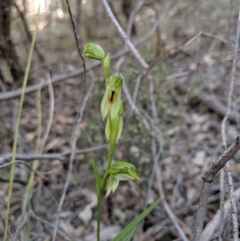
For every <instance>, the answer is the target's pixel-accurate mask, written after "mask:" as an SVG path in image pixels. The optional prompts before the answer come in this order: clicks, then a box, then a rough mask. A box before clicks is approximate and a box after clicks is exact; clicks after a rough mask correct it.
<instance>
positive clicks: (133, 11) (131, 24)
mask: <svg viewBox="0 0 240 241" xmlns="http://www.w3.org/2000/svg"><path fill="white" fill-rule="evenodd" d="M144 3H145V1H144V0H139V1H138V4H137V6H136V7H135V8H134V9H133V10H132V11H131V13H130V17H129V20H128V25H127V36H130V35H131V32H132V28H133V21H134V18H135V16H136V14H137V13H138V12H139V11H140V9H141V8H142V6H143V4H144Z"/></svg>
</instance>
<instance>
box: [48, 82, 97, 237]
mask: <svg viewBox="0 0 240 241" xmlns="http://www.w3.org/2000/svg"><path fill="white" fill-rule="evenodd" d="M93 86H94V80H92V83H91V85H90V87H89V89H88V92H87V94H86V95H85V97H84V99H83V101H82V104H81V106H80V110H79V115H78V118H77V123H76V125H75V128H74V131H73V140H72V150H71V154H70V159H69V165H68V174H67V178H66V182H65V184H64V188H63V191H62V196H61V199H60V202H59V205H58V209H57V216H56V220H55V224H54V233H53V238H52V240H53V241H55V239H56V235H57V230H58V224H59V217H60V212H61V209H62V205H63V202H64V199H65V196H66V193H67V189H68V185H69V183H70V180H71V176H72V169H73V159H74V155H75V152H76V142H77V133H78V128H79V124H80V123H81V121H82V118H83V112H84V109H85V106H86V103H87V101H88V98H89V96H90V94H91V92H92V90H93Z"/></svg>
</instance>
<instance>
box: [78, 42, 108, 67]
mask: <svg viewBox="0 0 240 241" xmlns="http://www.w3.org/2000/svg"><path fill="white" fill-rule="evenodd" d="M83 55H84V57H87V58H90V59H96V60H99V61H101V62H104V60H105V58H106V57H107V55H106V53H105V52H104V50H103V49H102V47H100V46H99V45H98V44H94V43H87V44H86V45H85V46H84V52H83ZM109 68H110V62H109Z"/></svg>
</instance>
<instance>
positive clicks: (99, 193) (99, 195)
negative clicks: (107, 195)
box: [97, 190, 102, 241]
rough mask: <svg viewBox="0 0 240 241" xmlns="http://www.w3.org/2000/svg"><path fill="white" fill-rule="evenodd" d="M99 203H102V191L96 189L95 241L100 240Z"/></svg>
mask: <svg viewBox="0 0 240 241" xmlns="http://www.w3.org/2000/svg"><path fill="white" fill-rule="evenodd" d="M101 205H102V193H101V191H100V190H99V191H98V201H97V241H100V223H101V211H102V210H101Z"/></svg>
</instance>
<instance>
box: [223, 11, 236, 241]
mask: <svg viewBox="0 0 240 241" xmlns="http://www.w3.org/2000/svg"><path fill="white" fill-rule="evenodd" d="M239 37H240V13H239V15H238V25H237V34H236V41H235V49H234V56H233V65H232V74H231V81H230V88H229V93H228V106H227V112H226V115H225V117H224V119H223V121H222V131H221V133H222V146H223V149H224V150H225V149H226V148H227V140H226V124H227V121H228V118H229V115H230V113H231V108H232V96H233V87H234V83H235V76H236V69H237V60H238V48H239ZM226 171H227V177H228V185H229V190H230V192H229V193H230V197H231V205H232V223H233V240H234V241H237V240H238V217H237V208H236V202H235V194H234V188H233V181H232V174H231V171H230V168H229V163H228V162H227V163H226ZM222 172H223V170H222ZM221 176H222V175H221ZM223 198H224V197H223ZM221 204H222V205H221V206H222V208H224V207H223V201H222V202H221ZM221 211H222V212H224V210H223V209H221ZM223 216H224V214H221V217H223ZM221 222H223V220H222V219H221ZM222 226H223V223H221V229H222ZM221 229H220V234H219V241H221V240H222V230H221Z"/></svg>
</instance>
